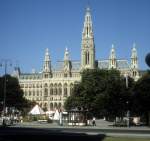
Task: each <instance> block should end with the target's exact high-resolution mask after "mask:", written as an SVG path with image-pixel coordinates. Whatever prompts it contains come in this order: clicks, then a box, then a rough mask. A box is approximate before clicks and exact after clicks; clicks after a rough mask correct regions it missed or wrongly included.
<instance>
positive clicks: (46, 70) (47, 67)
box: [42, 48, 52, 78]
mask: <svg viewBox="0 0 150 141" xmlns="http://www.w3.org/2000/svg"><path fill="white" fill-rule="evenodd" d="M42 72H43V77H44V78H50V77H52V70H51V60H50V55H49V50H48V48H47V49H46V51H45V58H44V64H43V71H42Z"/></svg>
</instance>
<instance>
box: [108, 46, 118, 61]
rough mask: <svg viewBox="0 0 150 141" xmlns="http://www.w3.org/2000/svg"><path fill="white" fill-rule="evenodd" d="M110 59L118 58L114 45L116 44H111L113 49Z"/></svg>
mask: <svg viewBox="0 0 150 141" xmlns="http://www.w3.org/2000/svg"><path fill="white" fill-rule="evenodd" d="M109 58H110V59H116V52H115V47H114V44H112V46H111V51H110V56H109Z"/></svg>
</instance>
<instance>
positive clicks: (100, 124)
mask: <svg viewBox="0 0 150 141" xmlns="http://www.w3.org/2000/svg"><path fill="white" fill-rule="evenodd" d="M112 124H113V123H112V122H107V121H104V120H96V126H69V125H63V126H60V125H59V124H58V123H45V122H43V123H39V122H23V123H19V124H16V125H14V126H15V127H32V128H60V129H61V128H65V129H68V128H71V129H72V128H74V129H108V130H136V131H138V130H139V131H150V127H147V126H131V127H113V126H110V125H112Z"/></svg>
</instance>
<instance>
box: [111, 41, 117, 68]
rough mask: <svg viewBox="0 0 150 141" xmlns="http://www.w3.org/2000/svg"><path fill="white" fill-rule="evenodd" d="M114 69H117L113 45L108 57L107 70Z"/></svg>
mask: <svg viewBox="0 0 150 141" xmlns="http://www.w3.org/2000/svg"><path fill="white" fill-rule="evenodd" d="M116 68H117V61H116V51H115V48H114V44H112V48H111V50H110V56H109V69H116Z"/></svg>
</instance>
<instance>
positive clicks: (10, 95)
mask: <svg viewBox="0 0 150 141" xmlns="http://www.w3.org/2000/svg"><path fill="white" fill-rule="evenodd" d="M4 81H5V76H3V77H0V101H1V105H0V107H1V108H0V109H1V110H2V107H3V99H4ZM33 104H34V103H33V102H31V101H28V100H27V99H25V98H24V97H23V91H22V89H21V88H20V85H19V82H18V79H17V78H15V77H12V76H10V75H6V100H5V105H6V107H15V108H16V109H18V110H19V111H22V112H24V113H25V112H27V111H28V110H29V109H30V107H31V106H33Z"/></svg>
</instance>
